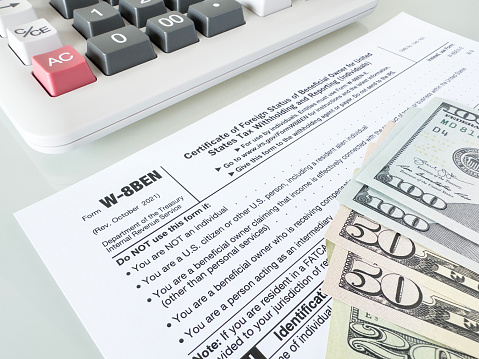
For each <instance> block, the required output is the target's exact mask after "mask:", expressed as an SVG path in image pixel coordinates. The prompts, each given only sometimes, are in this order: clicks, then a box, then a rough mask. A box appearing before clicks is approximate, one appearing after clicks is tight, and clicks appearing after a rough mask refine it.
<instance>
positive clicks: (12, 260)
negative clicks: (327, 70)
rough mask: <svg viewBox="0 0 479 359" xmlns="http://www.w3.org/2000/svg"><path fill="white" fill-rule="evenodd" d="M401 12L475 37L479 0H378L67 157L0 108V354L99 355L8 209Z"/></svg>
mask: <svg viewBox="0 0 479 359" xmlns="http://www.w3.org/2000/svg"><path fill="white" fill-rule="evenodd" d="M309 1H314V0H309ZM338 1H339V0H338ZM400 12H407V13H409V14H410V15H413V16H415V17H418V18H420V19H422V20H425V21H427V22H430V23H432V24H434V25H437V26H440V27H442V28H444V29H446V30H449V31H453V32H456V33H458V34H460V35H462V36H465V37H468V38H471V39H473V40H476V41H478V40H479V21H478V18H479V0H454V1H451V0H379V5H378V7H377V8H376V10H375V12H374V13H373V14H372V15H369V16H368V17H366V18H363V19H361V20H360V21H358V22H356V23H354V24H351V25H349V26H347V27H345V28H342V29H340V30H337V31H336V32H334V33H332V34H329V35H327V36H325V37H322V38H320V39H318V40H316V41H314V42H312V43H309V44H307V45H305V46H303V47H301V48H299V49H296V50H294V51H293V52H290V53H288V54H285V55H283V56H281V57H279V58H276V59H274V60H272V61H270V62H268V63H266V64H264V65H261V66H259V67H257V68H255V69H253V70H250V71H248V72H246V73H244V74H242V75H240V76H238V77H236V78H234V79H231V80H229V81H226V82H224V83H222V84H220V85H217V86H216V87H213V88H211V89H209V90H207V91H204V92H203V93H201V94H198V95H196V96H194V97H192V98H190V99H187V100H185V101H183V102H181V103H179V104H176V105H174V106H172V107H170V108H168V109H166V110H163V111H162V112H160V113H157V114H155V115H152V116H150V117H148V118H146V119H144V120H141V121H139V122H137V123H135V124H133V125H130V126H128V127H126V128H124V129H122V130H119V131H117V132H116V133H113V134H111V135H108V136H106V137H104V138H102V139H100V140H98V141H96V142H94V143H92V144H89V145H86V146H84V147H82V148H80V149H78V150H75V151H73V152H70V153H67V154H62V155H45V154H41V153H38V152H35V151H34V150H31V149H30V148H29V147H28V146H27V145H25V144H24V143H23V141H22V139H21V138H20V137H19V136H18V135H17V134H16V133H15V132H14V130H13V129H12V127H11V126H10V125H9V123H8V120H7V119H6V117H5V115H4V114H3V112H1V111H0V153H1V156H0V165H1V172H0V173H1V176H0V358H2V359H19V358H28V359H43V358H48V359H57V358H61V359H76V358H82V359H84V358H88V359H97V358H102V356H101V354H100V352H99V350H98V349H97V348H96V346H95V344H94V343H93V340H92V339H91V338H90V336H89V335H88V333H87V331H86V330H85V328H84V327H83V326H82V323H81V322H80V320H79V319H78V317H77V316H76V314H75V312H74V311H73V309H72V308H71V307H70V305H69V303H68V301H67V300H66V299H65V297H64V296H63V294H62V292H61V290H60V289H59V287H58V286H57V285H56V283H55V281H54V280H53V278H52V277H51V275H50V273H49V272H48V270H47V269H46V267H45V266H44V264H43V262H42V260H41V259H40V257H39V256H38V255H37V253H36V252H35V249H34V248H33V246H32V245H31V244H30V242H29V240H28V238H27V237H26V236H25V234H24V233H23V232H22V230H21V228H20V226H19V225H18V224H17V222H16V221H15V219H14V217H13V213H14V212H15V211H17V210H19V209H22V208H23V207H26V206H28V205H30V204H32V203H34V202H37V201H39V200H41V199H43V198H45V197H47V196H48V195H51V194H53V193H55V192H57V191H59V190H61V189H62V188H65V187H67V186H69V185H71V184H73V183H75V182H77V181H79V180H81V179H83V178H85V177H87V176H89V175H91V174H93V173H95V172H97V171H99V170H101V169H102V168H104V167H106V166H109V165H111V164H113V163H115V162H117V161H120V160H121V159H123V158H125V157H126V156H128V155H130V154H132V153H135V152H136V151H138V150H140V149H142V148H144V147H146V146H148V145H149V144H152V143H154V142H156V141H158V140H160V139H162V138H163V137H165V136H167V135H169V134H171V133H173V132H175V131H177V130H179V129H181V128H183V127H185V126H187V125H188V124H190V123H193V122H195V121H198V120H200V119H201V118H203V117H205V116H207V115H208V114H210V113H213V112H215V111H216V110H218V109H220V108H222V107H224V106H227V105H228V104H230V103H232V102H234V101H235V100H237V99H239V98H241V97H243V96H245V95H247V94H249V93H251V92H253V91H255V90H257V89H259V88H261V87H263V86H265V85H267V84H269V83H271V82H272V81H274V80H276V79H278V78H280V77H282V76H284V75H286V74H288V73H290V72H292V71H294V70H296V69H298V68H300V67H302V66H303V65H306V64H308V63H310V62H311V61H314V60H315V59H317V58H320V57H322V56H324V55H326V54H328V53H329V52H331V51H333V50H335V49H337V48H338V47H341V46H343V45H345V44H347V43H348V42H350V41H352V40H354V39H356V38H358V37H359V36H361V35H363V34H365V33H366V32H368V31H370V30H373V29H374V28H376V27H377V26H379V25H381V24H383V23H384V22H386V21H387V20H389V19H391V18H392V17H394V16H395V15H397V14H398V13H400ZM391 35H392V36H394V34H391ZM0 81H1V79H0Z"/></svg>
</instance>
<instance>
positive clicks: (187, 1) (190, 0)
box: [165, 0, 202, 14]
mask: <svg viewBox="0 0 479 359" xmlns="http://www.w3.org/2000/svg"><path fill="white" fill-rule="evenodd" d="M200 1H202V0H165V4H166V7H167V8H168V9H170V10H175V11H179V12H181V13H183V14H184V13H186V12H187V11H188V8H189V7H190V5H193V4H196V3H198V2H200Z"/></svg>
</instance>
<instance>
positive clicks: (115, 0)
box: [105, 0, 120, 6]
mask: <svg viewBox="0 0 479 359" xmlns="http://www.w3.org/2000/svg"><path fill="white" fill-rule="evenodd" d="M105 1H106V2H107V3H108V4H110V5H111V6H117V5H118V4H119V3H120V1H119V0H105Z"/></svg>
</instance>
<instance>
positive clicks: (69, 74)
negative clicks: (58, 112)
mask: <svg viewBox="0 0 479 359" xmlns="http://www.w3.org/2000/svg"><path fill="white" fill-rule="evenodd" d="M32 70H33V75H34V76H35V77H36V78H37V80H38V81H40V83H41V84H42V85H43V87H45V89H46V90H47V91H48V93H49V94H50V95H51V96H54V97H55V96H60V95H62V94H64V93H66V92H70V91H72V90H75V89H77V88H79V87H82V86H85V85H88V84H90V83H92V82H95V81H96V77H95V76H94V75H93V73H92V71H91V69H90V67H89V66H88V63H87V62H86V60H85V58H84V57H83V56H82V55H80V54H79V53H78V52H77V51H76V50H75V49H74V48H73V47H72V46H63V47H61V48H59V49H56V50H54V51H50V52H47V53H44V54H41V55H37V56H33V58H32Z"/></svg>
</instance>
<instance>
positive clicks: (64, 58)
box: [48, 52, 73, 67]
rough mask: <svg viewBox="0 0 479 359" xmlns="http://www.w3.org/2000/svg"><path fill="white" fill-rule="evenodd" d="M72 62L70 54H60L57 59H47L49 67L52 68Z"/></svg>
mask: <svg viewBox="0 0 479 359" xmlns="http://www.w3.org/2000/svg"><path fill="white" fill-rule="evenodd" d="M71 60H73V55H72V54H71V53H70V52H64V53H63V54H60V55H59V56H58V58H54V57H50V58H49V59H48V62H49V66H50V67H52V66H53V64H63V63H64V62H67V61H71Z"/></svg>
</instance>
